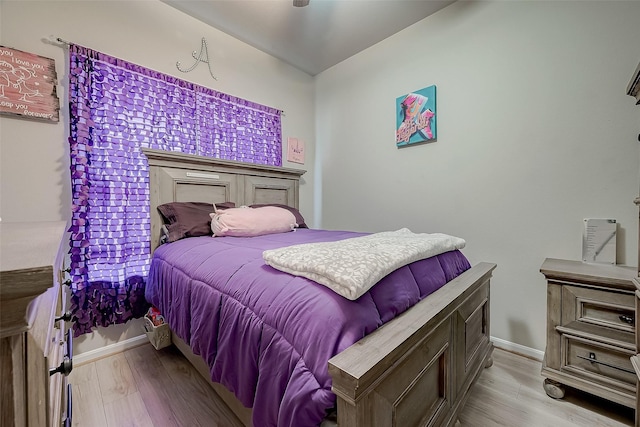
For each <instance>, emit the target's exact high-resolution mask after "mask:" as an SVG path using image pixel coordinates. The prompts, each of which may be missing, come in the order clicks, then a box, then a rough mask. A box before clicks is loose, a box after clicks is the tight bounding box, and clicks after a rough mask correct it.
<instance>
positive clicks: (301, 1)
mask: <svg viewBox="0 0 640 427" xmlns="http://www.w3.org/2000/svg"><path fill="white" fill-rule="evenodd" d="M293 5H294V6H295V7H303V6H307V5H309V0H293Z"/></svg>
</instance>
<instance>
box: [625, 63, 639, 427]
mask: <svg viewBox="0 0 640 427" xmlns="http://www.w3.org/2000/svg"><path fill="white" fill-rule="evenodd" d="M627 95H630V96H633V97H634V98H636V100H637V102H636V105H640V64H638V67H637V68H636V71H635V72H634V73H633V76H631V81H630V82H629V86H628V87H627ZM638 142H640V135H638ZM635 203H636V205H638V208H640V196H638V197H637V198H636V199H635ZM639 213H640V211H639ZM633 283H634V285H635V287H636V313H640V216H638V274H637V276H636V277H635V278H634V279H633ZM636 348H637V350H638V353H640V331H638V329H636ZM631 363H632V365H633V368H634V370H635V372H636V376H637V383H636V386H637V390H638V393H637V396H636V399H637V400H636V427H640V354H636V355H635V356H633V357H632V358H631Z"/></svg>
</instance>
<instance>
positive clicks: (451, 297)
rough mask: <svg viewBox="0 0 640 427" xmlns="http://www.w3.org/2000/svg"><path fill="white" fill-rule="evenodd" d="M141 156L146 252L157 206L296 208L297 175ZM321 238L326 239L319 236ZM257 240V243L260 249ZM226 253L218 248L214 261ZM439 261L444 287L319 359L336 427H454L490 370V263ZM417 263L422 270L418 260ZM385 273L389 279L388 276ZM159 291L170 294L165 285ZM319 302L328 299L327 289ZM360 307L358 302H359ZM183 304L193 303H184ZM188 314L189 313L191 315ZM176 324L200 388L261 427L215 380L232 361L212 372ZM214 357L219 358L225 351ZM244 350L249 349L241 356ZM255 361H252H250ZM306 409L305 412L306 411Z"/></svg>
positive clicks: (154, 232) (269, 242)
mask: <svg viewBox="0 0 640 427" xmlns="http://www.w3.org/2000/svg"><path fill="white" fill-rule="evenodd" d="M143 151H144V154H145V155H146V156H147V158H148V161H149V179H150V183H149V186H150V212H151V236H152V241H151V249H152V252H155V251H156V248H158V246H159V245H160V237H161V236H162V235H163V233H162V228H163V225H164V218H163V216H162V215H161V214H160V213H159V212H158V206H161V205H164V204H166V203H171V202H206V203H225V202H227V203H228V202H233V203H235V205H236V206H241V205H255V204H279V205H286V206H290V207H294V208H297V207H298V198H299V194H298V191H299V182H300V179H301V176H302V175H303V174H304V171H301V170H297V169H289V168H281V167H269V166H262V165H254V164H244V163H239V162H230V161H223V160H218V159H211V158H202V157H198V156H192V155H185V154H179V153H168V152H162V151H157V150H143ZM325 232H326V233H328V234H323V233H325ZM331 233H333V234H331ZM335 233H336V232H329V231H322V230H296V231H295V232H292V233H282V234H279V235H273V236H262V237H264V239H261V240H260V239H255V240H252V244H251V245H252V246H255V248H254V252H256V251H258V252H260V253H261V252H262V250H263V249H264V248H270V247H279V246H280V245H282V244H285V243H283V242H282V241H281V240H282V239H285V238H286V239H289V238H293V239H294V240H293V242H287V243H286V244H295V242H298V241H299V242H303V241H305V239H307V236H311V235H313V236H321V237H314V238H320V239H324V240H326V239H329V240H331V239H340V238H344V237H345V236H342V237H339V236H336V235H335ZM344 233H347V234H346V237H353V236H356V235H357V234H354V233H350V232H344ZM296 239H298V240H296ZM212 240H223V239H211V238H206V237H205V238H194V239H183V240H181V241H180V242H181V243H180V245H184V246H179V245H175V244H173V243H172V244H169V245H165V246H163V248H161V249H160V250H158V251H157V253H156V254H155V255H154V256H156V257H157V258H158V259H154V262H157V263H159V262H160V260H159V258H161V257H163V260H162V262H166V261H167V260H168V259H171V256H169V255H167V254H168V253H169V252H170V251H169V249H170V248H173V250H174V251H178V253H185V254H186V253H188V255H185V256H184V257H183V258H186V260H185V262H192V263H193V262H199V261H197V260H196V258H197V256H199V255H195V254H196V252H188V251H192V250H193V249H191V247H190V246H189V247H187V245H196V246H197V245H200V244H202V245H205V244H208V243H209V242H210V241H212ZM263 240H264V241H265V242H266V243H263V242H262V241H263ZM187 241H188V242H187ZM172 245H173V246H172ZM261 245H266V246H261ZM216 250H218V249H216ZM225 251H227V249H225V250H223V251H222V252H221V253H223V252H225ZM256 253H257V252H256ZM243 256H244V255H243ZM438 256H439V257H440V256H445V257H446V256H449V257H453V258H451V259H443V260H442V261H438V263H439V265H447V264H450V265H452V267H451V268H452V271H453V273H446V274H445V276H447V283H446V284H443V285H440V286H437V287H436V289H437V290H435V291H430V292H431V293H430V295H429V296H428V297H426V298H423V299H419V302H417V303H416V304H415V305H413V306H411V307H410V308H408V309H406V310H404V309H403V310H401V311H403V312H402V314H400V315H399V316H397V317H395V318H393V319H392V320H389V321H386V320H385V321H384V322H383V323H384V324H383V325H382V326H380V327H378V326H374V327H371V328H370V329H372V331H366V333H365V336H364V337H363V338H361V339H359V340H357V342H355V343H353V344H352V345H349V346H346V348H342V346H341V345H337V346H336V350H335V351H334V353H332V354H330V355H328V356H326V359H327V360H326V362H325V360H324V359H321V360H320V362H319V363H320V364H322V365H323V366H325V367H328V369H326V372H327V376H328V377H327V378H328V384H329V387H330V390H331V396H333V395H335V406H334V407H335V416H336V421H337V424H338V425H339V426H349V427H365V426H367V427H369V426H403V427H404V426H414V425H415V426H423V425H428V426H440V425H454V424H456V423H457V415H458V413H459V412H460V411H461V409H462V407H463V405H464V403H465V401H466V399H467V396H468V392H469V389H470V387H471V386H472V384H473V383H474V382H475V380H476V379H477V378H478V376H479V375H480V373H481V370H482V368H483V367H487V366H490V365H491V363H492V362H491V353H492V350H493V346H492V344H491V341H490V339H489V336H490V311H489V310H490V278H491V275H492V271H493V270H494V268H495V264H491V263H479V264H477V265H475V266H473V267H470V266H468V267H470V268H468V267H466V268H459V266H460V265H461V263H464V262H465V261H464V260H466V259H464V260H462V259H461V258H459V257H458V255H457V254H456V253H453V254H444V255H438ZM460 256H461V255H460ZM237 258H238V257H231V258H229V260H228V261H225V262H223V263H220V265H221V266H225V265H227V264H229V263H231V262H232V261H231V260H235V259H237ZM434 259H435V258H434ZM234 262H235V261H234ZM421 262H422V261H421ZM425 262H430V261H429V260H425ZM433 262H436V261H433ZM253 263H255V260H254V261H253ZM186 265H188V264H186ZM412 265H413V264H412ZM152 268H153V265H152ZM220 268H222V267H220ZM230 268H231V267H230ZM233 268H235V267H233ZM260 268H262V269H263V271H264V272H268V274H275V275H278V274H279V275H281V276H288V275H287V274H286V273H282V272H276V271H275V270H273V269H271V270H273V271H271V270H270V267H268V266H266V265H262V266H261V267H260ZM172 269H179V268H178V267H175V268H174V267H171V266H169V267H167V268H166V270H167V271H170V270H172ZM182 270H189V268H186V267H185V268H182ZM182 270H180V271H182ZM167 274H168V273H167ZM207 274H209V273H207ZM265 274H266V273H265ZM393 274H396V272H395V271H394V273H393ZM397 274H398V275H399V276H398V278H399V279H398V280H400V281H402V280H403V279H401V277H404V276H402V274H403V273H397ZM443 274H444V273H443ZM156 276H158V274H156ZM258 276H260V277H261V275H257V276H256V277H258ZM296 279H297V278H296ZM385 279H386V278H385ZM162 280H164V279H162V278H160V279H157V278H156V279H155V281H162ZM167 280H169V279H167ZM249 280H254V279H249ZM255 280H257V279H255ZM301 280H306V279H301ZM160 287H162V285H161V286H160ZM165 287H166V288H167V289H168V288H169V286H168V285H167V286H165ZM317 288H318V290H316V291H314V292H317V293H322V292H324V291H322V290H319V289H320V288H322V286H320V285H318V286H317ZM378 288H380V289H383V288H384V286H383V285H382V282H380V284H378V285H376V286H375V287H374V288H372V290H376V292H382V291H378V290H377V289H378ZM154 292H157V294H156V295H153V296H152V298H151V299H155V300H157V301H160V300H161V299H162V298H164V300H165V304H166V305H167V306H168V307H170V306H171V305H172V304H173V305H177V304H176V303H175V302H171V303H169V301H175V298H176V294H175V290H174V291H171V292H174V293H171V292H169V291H167V292H169V293H168V294H166V295H161V293H162V292H161V291H160V290H155V291H154ZM325 293H327V294H332V293H331V292H330V291H328V290H326V292H325ZM367 295H368V294H367ZM341 298H342V297H340V296H335V298H333V299H332V300H331V301H333V303H334V304H336V305H337V306H340V305H341V304H343V303H342V302H340V301H341V300H340V299H341ZM363 298H364V297H363ZM367 298H369V297H368V296H367ZM372 298H373V297H372ZM360 300H362V298H359V299H358V301H360ZM379 300H380V301H387V298H379ZM192 301H199V299H192ZM323 301H324V300H323ZM323 304H325V303H324V302H323ZM383 304H384V302H383ZM349 307H350V308H349V309H348V310H344V309H343V311H349V310H352V308H351V307H353V306H351V305H350V306H349ZM191 311H192V312H193V313H195V312H196V310H195V309H192V310H191ZM307 311H308V310H307ZM175 316H177V315H175ZM175 316H174V315H171V316H169V321H168V322H169V325H170V326H171V328H172V330H173V333H172V339H173V342H174V343H175V345H176V347H178V348H179V349H180V351H181V352H182V353H183V354H184V355H185V356H186V357H187V359H189V360H190V361H191V362H192V364H193V365H194V366H195V367H196V368H197V369H198V371H199V372H200V373H201V374H202V375H203V376H204V377H205V378H206V379H207V380H211V378H224V381H223V382H224V383H225V384H227V385H228V386H229V385H231V386H230V388H231V389H233V390H234V391H235V394H234V393H232V392H230V391H229V390H227V389H226V388H225V387H224V386H222V385H221V384H219V383H215V382H211V385H212V387H213V388H214V390H215V391H216V392H217V393H218V394H219V395H220V397H221V399H222V400H223V401H224V402H225V403H226V404H227V406H228V407H229V408H230V409H231V410H232V411H233V412H234V413H235V414H236V416H237V417H238V419H239V421H240V422H241V423H242V424H244V425H245V426H250V425H254V424H255V425H256V427H260V425H262V423H261V422H259V421H256V420H260V419H261V418H256V417H255V416H254V415H255V414H254V413H252V410H251V409H250V408H247V407H246V406H247V402H249V401H253V400H252V399H257V398H256V397H255V396H247V391H246V390H243V389H242V386H241V385H240V383H234V380H235V379H234V378H231V377H234V375H235V374H233V373H229V372H227V373H225V374H221V373H220V370H221V369H223V367H222V365H227V366H231V367H232V370H234V371H237V372H236V374H238V375H240V374H242V369H244V368H242V369H240V368H238V366H237V365H235V362H233V363H232V362H229V363H217V365H215V366H213V365H214V364H215V363H214V362H213V360H212V356H211V355H209V356H208V355H206V354H205V352H204V351H203V350H202V348H203V347H204V345H203V344H202V342H200V341H199V340H200V338H198V339H197V340H196V339H195V338H194V337H192V336H191V335H192V334H190V333H189V332H186V333H185V331H186V330H188V329H190V330H198V328H196V327H192V326H188V327H185V325H184V323H185V322H186V323H191V322H200V323H202V319H201V318H196V316H195V314H194V315H193V319H188V318H181V320H179V319H178V318H177V317H175ZM181 316H184V315H183V314H182V315H181ZM381 317H383V316H382V315H381ZM172 319H173V320H172ZM172 321H173V322H174V324H173V325H172ZM349 322H350V321H349ZM349 322H348V323H349ZM240 327H243V326H240ZM176 331H177V332H178V333H176ZM185 335H186V336H185ZM241 335H242V334H241ZM249 335H250V334H249ZM194 349H195V350H194ZM217 351H219V352H220V354H223V353H222V352H223V351H224V347H223V348H221V349H217ZM252 351H253V350H249V352H252ZM196 353H197V354H196ZM227 357H228V356H227ZM243 357H244V356H243ZM256 357H260V356H256ZM256 357H254V358H253V359H254V360H255V359H256ZM205 360H206V361H205ZM305 369H306V367H305ZM230 378H231V379H230ZM260 380H261V381H264V373H262V374H261V377H260ZM273 381H274V382H276V381H277V380H273ZM321 382H322V381H321ZM314 396H315V395H314ZM324 398H326V396H325V395H322V396H321V398H319V399H320V400H322V399H324ZM267 400H268V399H267ZM272 400H273V399H272ZM243 402H244V403H243ZM256 402H258V400H256ZM260 402H262V400H260ZM263 405H264V404H263V403H256V406H255V409H254V411H255V412H256V413H258V411H263V412H264V411H265V410H264V408H263V407H262V406H263ZM282 405H283V408H280V409H278V408H276V409H273V408H271V409H269V410H267V411H266V412H265V413H268V412H269V411H271V412H273V411H276V412H277V411H280V412H281V413H284V414H287V413H288V412H286V408H284V406H286V403H285V402H284V401H283V402H282ZM298 406H299V407H298V410H301V411H304V410H305V408H304V404H303V405H302V409H300V405H298ZM309 406H312V405H311V404H309ZM294 412H295V411H294ZM260 413H262V412H260ZM327 415H329V417H328V418H327V420H325V421H324V422H323V425H330V424H329V423H330V422H331V415H332V414H327ZM304 419H306V418H304ZM252 420H254V421H252ZM279 420H280V421H277V424H278V425H296V424H295V421H291V420H290V419H288V418H287V417H285V419H284V420H283V418H282V415H281V416H280V418H279ZM314 423H315V422H314ZM264 425H276V422H271V421H269V422H265V424H264ZM296 427H297V426H296Z"/></svg>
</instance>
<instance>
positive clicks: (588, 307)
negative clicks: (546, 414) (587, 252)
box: [540, 258, 638, 408]
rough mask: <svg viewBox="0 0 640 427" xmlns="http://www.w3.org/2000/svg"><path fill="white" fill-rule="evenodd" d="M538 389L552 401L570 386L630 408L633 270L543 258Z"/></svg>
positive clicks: (633, 380)
mask: <svg viewBox="0 0 640 427" xmlns="http://www.w3.org/2000/svg"><path fill="white" fill-rule="evenodd" d="M540 271H541V272H542V273H543V274H544V275H545V277H546V279H547V348H546V351H545V356H544V360H543V363H542V375H543V376H544V377H546V380H545V383H544V388H545V391H546V392H547V394H548V395H549V396H551V397H553V398H562V397H564V386H565V385H566V386H570V387H574V388H576V389H580V390H583V391H586V392H588V393H591V394H594V395H597V396H600V397H602V398H605V399H608V400H611V401H613V402H616V403H619V404H622V405H625V406H628V407H631V408H635V407H636V405H637V400H636V399H637V397H636V396H637V394H636V383H637V381H638V378H637V375H636V373H635V371H634V368H633V365H632V363H631V359H630V358H631V357H632V356H635V355H636V354H637V347H636V336H635V333H636V296H635V291H636V288H635V286H634V284H633V279H634V278H635V277H636V276H637V270H636V269H635V268H630V267H621V266H616V265H606V264H587V263H583V262H581V261H567V260H559V259H552V258H547V259H546V260H545V261H544V263H543V264H542V267H541V268H540Z"/></svg>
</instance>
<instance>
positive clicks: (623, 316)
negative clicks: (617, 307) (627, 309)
mask: <svg viewBox="0 0 640 427" xmlns="http://www.w3.org/2000/svg"><path fill="white" fill-rule="evenodd" d="M619 319H620V321H621V322H624V323H628V324H629V325H633V324H634V323H635V319H634V318H633V316H627V315H626V314H621V315H620V317H619Z"/></svg>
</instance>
